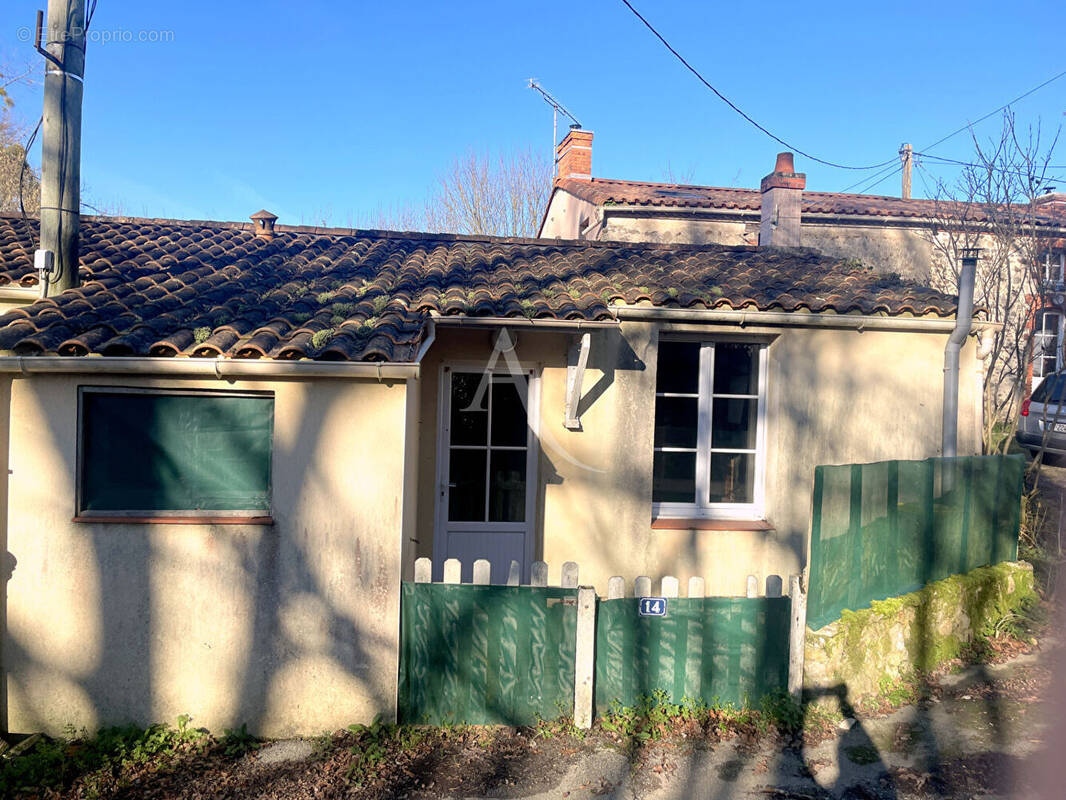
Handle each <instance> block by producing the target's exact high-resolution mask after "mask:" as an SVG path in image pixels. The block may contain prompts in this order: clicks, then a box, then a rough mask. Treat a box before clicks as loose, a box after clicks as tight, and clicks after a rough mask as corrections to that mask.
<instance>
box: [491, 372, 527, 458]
mask: <svg viewBox="0 0 1066 800" xmlns="http://www.w3.org/2000/svg"><path fill="white" fill-rule="evenodd" d="M517 384H521V385H520V386H519V385H517ZM525 387H526V382H525V379H524V378H523V377H520V376H511V375H506V376H497V377H494V378H493V379H492V443H493V444H494V445H504V446H511V447H525V446H526V445H527V444H528V443H529V432H528V430H527V428H526V407H525V403H524V402H523V398H524V396H525Z"/></svg>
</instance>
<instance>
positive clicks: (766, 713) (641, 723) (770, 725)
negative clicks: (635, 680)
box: [600, 689, 803, 743]
mask: <svg viewBox="0 0 1066 800" xmlns="http://www.w3.org/2000/svg"><path fill="white" fill-rule="evenodd" d="M802 724H803V710H802V709H801V708H800V707H799V706H798V705H797V704H796V703H795V701H793V700H792V698H791V697H790V696H789V695H788V694H787V693H786V692H783V691H782V692H775V693H773V694H770V695H767V696H766V697H764V698H763V699H762V701H761V704H760V708H759V709H758V710H756V709H753V708H749V707H747V706H746V705H745V706H740V707H738V706H735V705H733V704H731V703H725V704H722V703H719V702H718V701H717V699H715V700H713V701H712V702H711V703H710V704H708V703H707V702H706V701H704V700H703V699H702V698H697V699H695V700H694V699H692V698H688V697H684V698H682V699H681V701H680V702H679V703H675V702H672V701H671V700H670V698H669V695H667V693H666V692H664V691H662V690H661V689H657V690H656V691H654V692H652V695H651V696H650V697H646V696H645V697H641V698H639V699H638V700H637V702H636V704H634V705H633V706H618V705H616V706H613V707H612V708H611V710H610V711H609V712H608V713H607V714H606V715H604V716H603V717H601V719H600V727H601V728H602V729H603V730H604V731H606V732H608V733H610V734H614V736H616V737H618V738H621V739H632V740H634V741H636V742H641V743H643V742H647V741H658V740H659V739H662V738H664V737H666V736H670V735H672V734H675V733H678V732H681V733H685V731H686V729H691V728H693V727H698V728H699V729H701V730H703V731H713V732H715V733H717V734H718V735H719V736H728V735H729V734H731V733H736V732H739V731H741V730H752V731H756V732H758V733H766V732H768V731H770V730H771V729H777V730H782V731H792V730H798V729H799V728H800V727H802Z"/></svg>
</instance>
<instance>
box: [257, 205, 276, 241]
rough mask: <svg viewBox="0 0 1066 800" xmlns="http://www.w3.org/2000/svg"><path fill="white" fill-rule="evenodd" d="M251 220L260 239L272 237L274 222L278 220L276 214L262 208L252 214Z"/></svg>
mask: <svg viewBox="0 0 1066 800" xmlns="http://www.w3.org/2000/svg"><path fill="white" fill-rule="evenodd" d="M251 220H252V224H253V225H254V226H255V235H256V236H258V237H260V238H262V239H273V238H274V223H275V222H277V221H278V215H277V214H271V213H270V212H269V211H267V210H266V209H263V210H262V211H256V212H255V213H254V214H252V216H251Z"/></svg>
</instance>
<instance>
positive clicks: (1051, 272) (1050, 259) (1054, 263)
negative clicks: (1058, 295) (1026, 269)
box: [1044, 250, 1066, 285]
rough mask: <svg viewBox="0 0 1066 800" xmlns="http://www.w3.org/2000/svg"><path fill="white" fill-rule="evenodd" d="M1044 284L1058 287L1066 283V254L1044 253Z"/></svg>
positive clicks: (1049, 251)
mask: <svg viewBox="0 0 1066 800" xmlns="http://www.w3.org/2000/svg"><path fill="white" fill-rule="evenodd" d="M1056 275H1057V276H1056ZM1044 282H1045V283H1050V284H1056V285H1058V284H1062V283H1064V282H1066V252H1054V251H1051V250H1048V251H1047V252H1045V253H1044Z"/></svg>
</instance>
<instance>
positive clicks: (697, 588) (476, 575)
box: [415, 558, 807, 728]
mask: <svg viewBox="0 0 1066 800" xmlns="http://www.w3.org/2000/svg"><path fill="white" fill-rule="evenodd" d="M462 566H463V565H462V562H460V561H459V559H457V558H449V559H447V560H446V561H445V562H444V580H443V581H442V583H445V584H459V583H461V582H462ZM472 566H473V568H472V570H471V581H470V584H469V585H473V586H487V585H488V584H489V578H490V575H491V568H492V565H491V564H490V563H489V561H488V560H487V559H484V558H479V559H478V560H477V561H475V562H474V563H473V565H472ZM521 576H522V566H521V564H519V563H518V562H517V561H512V562H511V566H510V569H509V570H508V575H507V583H506V585H507V586H520V585H522V583H521ZM578 577H579V567H578V565H577V563H576V562H574V561H567V562H565V563H564V564H563V566H562V569H561V570H560V573H559V584H558V585H559V586H560V587H562V588H564V589H576V590H577V635H576V641H575V645H576V650H575V657H574V664H575V685H574V724H575V725H576V726H577V727H579V728H589V727H591V726H592V707H593V676H594V674H595V663H596V661H595V648H596V590H595V589H594V588H592V587H591V586H580V585H579V583H578ZM415 582H416V583H433V582H434V581H433V561H432V560H431V559H428V558H420V559H418V560H417V561H415ZM526 585H528V586H531V587H544V586H548V565H547V563H545V562H544V561H534V562H533V564H532V565H531V567H530V581H529V583H528V584H526ZM782 586H783V581H782V580H781V576H780V575H768V576H767V577H766V582H765V590H766V594H765V595H763V596H765V597H781V596H782ZM626 588H627V587H626V579H625V578H623V577H622V576H621V575H614V576H612V577H611V578H609V579H608V581H607V597H606V599H607V600H621V599H624V598H625V597H627V595H626ZM706 588H707V587H706V583H705V581H704V579H703V578H701V577H692V578H689V580H688V594H687V597H688V598H689V599H699V598H705V597H720V596H722V595H707V594H706ZM759 589H760V582H759V579H758V577H756V576H755V575H749V576H748V579H747V593H746V596H747V597H748V598H757V597H759V596H760V595H759ZM680 590H681V582H680V581H679V580H678V579H677V578H675V577H674V576H673V575H666V576H664V577H663V578H662V579H661V580H660V581H659V594H658V595H653V594H652V580H651V578H650V577H648V576H647V575H640V576H638V577H637V578H636V579H634V581H633V594H632V595H628V596H629V597H634V598H640V597H666V598H677V597H679V596H680ZM789 598H790V600H791V603H792V613H791V623H790V625H789V663H788V691H789V694H791V695H792V697H793V698H794V699H795V700H796V701H797V702H798V701H799V699H800V695H801V694H802V691H803V648H804V645H805V642H806V631H807V592H806V590H805V588H804V586H803V582H802V581H801V579H800V576H799V575H791V576H789Z"/></svg>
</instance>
